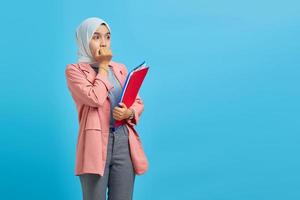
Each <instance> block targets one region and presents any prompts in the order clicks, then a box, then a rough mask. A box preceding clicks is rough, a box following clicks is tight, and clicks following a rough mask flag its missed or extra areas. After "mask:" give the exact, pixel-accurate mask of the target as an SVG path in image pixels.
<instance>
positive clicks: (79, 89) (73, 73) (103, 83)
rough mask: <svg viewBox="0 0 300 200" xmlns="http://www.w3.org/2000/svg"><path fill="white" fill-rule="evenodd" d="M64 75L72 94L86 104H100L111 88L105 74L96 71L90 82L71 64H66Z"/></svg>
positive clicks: (96, 105) (97, 105) (95, 105)
mask: <svg viewBox="0 0 300 200" xmlns="http://www.w3.org/2000/svg"><path fill="white" fill-rule="evenodd" d="M65 76H66V79H67V85H68V88H69V90H70V92H71V94H72V96H74V97H75V98H77V99H78V101H80V102H81V103H82V104H85V105H88V106H92V107H100V106H102V105H103V103H104V101H105V100H106V98H107V96H108V92H109V90H111V89H112V88H113V85H112V84H111V83H110V82H109V80H108V77H107V76H105V75H102V74H100V73H98V74H97V75H96V77H95V80H94V82H93V83H91V82H90V81H89V80H88V79H87V78H86V75H85V74H84V73H83V72H82V71H81V70H80V69H79V68H77V67H76V66H75V65H73V64H68V65H67V67H66V70H65Z"/></svg>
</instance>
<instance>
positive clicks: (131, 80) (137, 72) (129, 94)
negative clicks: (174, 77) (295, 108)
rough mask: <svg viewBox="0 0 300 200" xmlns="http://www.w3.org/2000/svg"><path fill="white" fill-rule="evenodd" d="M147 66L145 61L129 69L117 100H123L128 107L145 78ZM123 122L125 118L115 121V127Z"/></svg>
mask: <svg viewBox="0 0 300 200" xmlns="http://www.w3.org/2000/svg"><path fill="white" fill-rule="evenodd" d="M148 69H149V66H146V63H145V61H144V62H143V63H142V64H140V65H139V66H137V67H136V68H134V69H133V70H131V71H130V73H129V74H128V75H127V78H126V81H125V84H124V87H123V90H122V93H121V96H120V100H119V102H123V103H124V104H125V105H126V107H127V108H129V107H130V106H131V105H132V104H133V103H134V101H135V99H136V97H137V94H138V91H139V89H140V87H141V85H142V83H143V81H144V79H145V76H146V74H147V72H148ZM124 123H125V120H122V121H119V120H116V121H115V127H118V126H120V125H122V124H124Z"/></svg>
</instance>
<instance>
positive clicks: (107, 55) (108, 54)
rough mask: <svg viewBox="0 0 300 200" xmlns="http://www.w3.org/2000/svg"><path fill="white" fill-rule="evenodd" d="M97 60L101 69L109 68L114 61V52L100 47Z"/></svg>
mask: <svg viewBox="0 0 300 200" xmlns="http://www.w3.org/2000/svg"><path fill="white" fill-rule="evenodd" d="M95 59H96V60H97V61H98V62H99V67H101V66H108V64H109V62H110V61H111V59H112V51H111V49H110V48H107V47H100V48H99V49H98V50H97V52H96V56H95Z"/></svg>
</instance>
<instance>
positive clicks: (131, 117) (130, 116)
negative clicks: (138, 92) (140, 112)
mask: <svg viewBox="0 0 300 200" xmlns="http://www.w3.org/2000/svg"><path fill="white" fill-rule="evenodd" d="M129 110H130V111H131V112H130V115H129V117H128V119H133V118H134V114H135V113H134V109H129Z"/></svg>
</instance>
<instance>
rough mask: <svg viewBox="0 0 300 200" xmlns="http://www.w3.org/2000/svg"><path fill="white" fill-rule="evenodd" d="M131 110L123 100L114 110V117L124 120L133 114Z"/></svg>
mask: <svg viewBox="0 0 300 200" xmlns="http://www.w3.org/2000/svg"><path fill="white" fill-rule="evenodd" d="M131 112H132V111H131V110H130V109H128V108H127V106H126V105H125V104H124V103H123V102H122V103H119V107H118V106H116V107H115V108H114V110H113V118H114V119H116V120H119V121H121V120H123V119H127V118H129V116H130V115H131Z"/></svg>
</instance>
